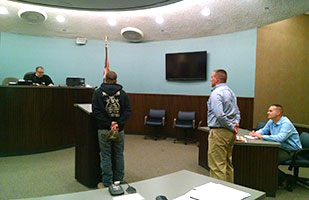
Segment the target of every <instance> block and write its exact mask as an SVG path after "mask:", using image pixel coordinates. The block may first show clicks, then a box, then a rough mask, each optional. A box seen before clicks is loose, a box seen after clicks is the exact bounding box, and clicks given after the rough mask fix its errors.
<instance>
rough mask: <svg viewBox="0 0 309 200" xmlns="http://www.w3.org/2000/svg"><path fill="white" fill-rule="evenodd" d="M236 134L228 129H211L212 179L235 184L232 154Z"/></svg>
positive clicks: (209, 158)
mask: <svg viewBox="0 0 309 200" xmlns="http://www.w3.org/2000/svg"><path fill="white" fill-rule="evenodd" d="M235 135H236V134H235V133H234V132H232V131H230V130H228V129H224V128H218V129H211V130H210V134H209V137H208V166H209V168H210V177H213V178H216V179H220V180H224V181H228V182H231V183H233V182H234V168H233V164H232V152H233V146H234V143H235V139H236V136H235Z"/></svg>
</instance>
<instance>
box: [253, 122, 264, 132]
mask: <svg viewBox="0 0 309 200" xmlns="http://www.w3.org/2000/svg"><path fill="white" fill-rule="evenodd" d="M265 125H266V122H263V121H259V123H258V124H257V125H256V127H255V130H256V131H257V130H259V129H261V128H264V126H265Z"/></svg>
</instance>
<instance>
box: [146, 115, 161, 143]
mask: <svg viewBox="0 0 309 200" xmlns="http://www.w3.org/2000/svg"><path fill="white" fill-rule="evenodd" d="M144 125H149V126H152V127H154V129H157V128H162V127H163V126H164V125H165V110H164V109H150V110H149V114H148V116H147V115H146V116H145V118H144ZM153 131H154V133H153V136H152V137H153V138H154V140H157V139H158V138H159V137H160V134H159V132H160V130H153ZM147 138H148V137H147V136H145V137H144V139H147ZM164 138H165V137H164Z"/></svg>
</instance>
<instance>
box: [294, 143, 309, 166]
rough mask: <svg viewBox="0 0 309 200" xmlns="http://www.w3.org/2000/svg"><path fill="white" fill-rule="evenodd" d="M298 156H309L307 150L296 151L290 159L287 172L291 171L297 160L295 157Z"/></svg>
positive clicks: (308, 149)
mask: <svg viewBox="0 0 309 200" xmlns="http://www.w3.org/2000/svg"><path fill="white" fill-rule="evenodd" d="M300 154H309V148H304V149H299V150H298V151H296V152H295V153H294V155H293V157H292V162H291V164H290V166H289V170H292V168H293V167H294V166H295V162H296V160H297V157H298V156H299V155H300Z"/></svg>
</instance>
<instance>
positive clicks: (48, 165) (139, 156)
mask: <svg viewBox="0 0 309 200" xmlns="http://www.w3.org/2000/svg"><path fill="white" fill-rule="evenodd" d="M74 158H75V148H69V149H64V150H60V151H53V152H48V153H41V154H33V155H27V156H15V157H1V158H0V200H6V199H18V198H28V197H40V196H46V195H55V194H64V193H72V192H78V191H86V190H90V189H89V188H87V187H85V186H83V185H81V184H79V183H78V182H77V181H76V180H75V178H74ZM182 169H186V170H190V171H194V172H197V173H200V174H204V175H208V171H207V170H206V169H204V168H202V167H200V166H199V165H198V147H197V146H196V145H194V144H190V145H184V144H182V143H176V144H174V143H173V139H170V138H168V139H166V140H158V141H154V140H151V139H148V140H144V139H143V136H139V135H126V140H125V179H126V181H128V182H135V181H139V180H144V179H148V178H152V177H156V176H160V175H164V174H168V173H171V172H176V171H179V170H182ZM284 170H286V169H284ZM308 174H309V173H308V171H301V175H305V176H306V175H308ZM308 196H309V189H308V188H306V187H304V186H301V185H298V186H297V187H296V189H295V190H294V191H293V192H288V191H286V190H282V189H281V190H278V191H277V197H276V198H275V199H280V200H283V199H293V200H294V199H295V200H296V199H299V200H302V199H308ZM267 199H269V200H271V199H274V198H267Z"/></svg>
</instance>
